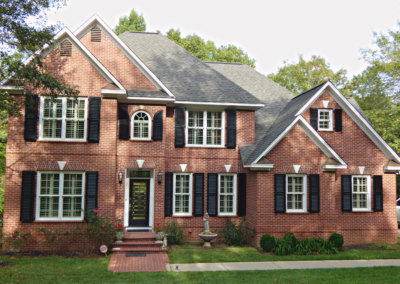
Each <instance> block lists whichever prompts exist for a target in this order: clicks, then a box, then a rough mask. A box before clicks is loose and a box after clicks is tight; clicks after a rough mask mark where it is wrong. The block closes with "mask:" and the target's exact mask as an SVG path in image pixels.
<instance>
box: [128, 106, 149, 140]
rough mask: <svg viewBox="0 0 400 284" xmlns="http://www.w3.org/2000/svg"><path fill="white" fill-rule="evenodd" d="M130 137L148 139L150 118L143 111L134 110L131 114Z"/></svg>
mask: <svg viewBox="0 0 400 284" xmlns="http://www.w3.org/2000/svg"><path fill="white" fill-rule="evenodd" d="M131 129H132V135H131V137H132V139H150V132H151V119H150V115H149V114H148V113H147V112H144V111H138V112H135V113H134V114H133V116H132V127H131Z"/></svg>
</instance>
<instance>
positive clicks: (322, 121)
mask: <svg viewBox="0 0 400 284" xmlns="http://www.w3.org/2000/svg"><path fill="white" fill-rule="evenodd" d="M318 130H333V116H332V110H331V109H319V110H318Z"/></svg>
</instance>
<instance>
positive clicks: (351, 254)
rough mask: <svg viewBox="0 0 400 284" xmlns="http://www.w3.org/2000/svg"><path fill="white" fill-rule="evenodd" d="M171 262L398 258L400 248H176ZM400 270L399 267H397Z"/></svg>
mask: <svg viewBox="0 0 400 284" xmlns="http://www.w3.org/2000/svg"><path fill="white" fill-rule="evenodd" d="M168 255H169V259H170V261H171V263H196V262H238V261H293V260H344V259H400V250H358V249H351V250H347V251H344V252H340V253H338V254H334V255H327V254H320V255H287V256H277V255H274V254H261V253H259V252H258V251H257V250H256V249H255V248H232V249H229V250H227V249H215V250H196V249H178V250H176V251H168ZM399 270H400V269H399Z"/></svg>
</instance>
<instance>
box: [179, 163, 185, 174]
mask: <svg viewBox="0 0 400 284" xmlns="http://www.w3.org/2000/svg"><path fill="white" fill-rule="evenodd" d="M179 165H180V166H181V169H182V173H184V172H185V170H186V166H187V164H179Z"/></svg>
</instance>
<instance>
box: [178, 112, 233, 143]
mask: <svg viewBox="0 0 400 284" xmlns="http://www.w3.org/2000/svg"><path fill="white" fill-rule="evenodd" d="M186 125H187V132H186V139H187V141H186V142H187V143H186V144H187V145H189V146H223V145H224V143H225V142H224V139H225V131H224V128H225V112H223V111H222V112H221V111H206V110H205V111H188V112H187V124H186Z"/></svg>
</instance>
